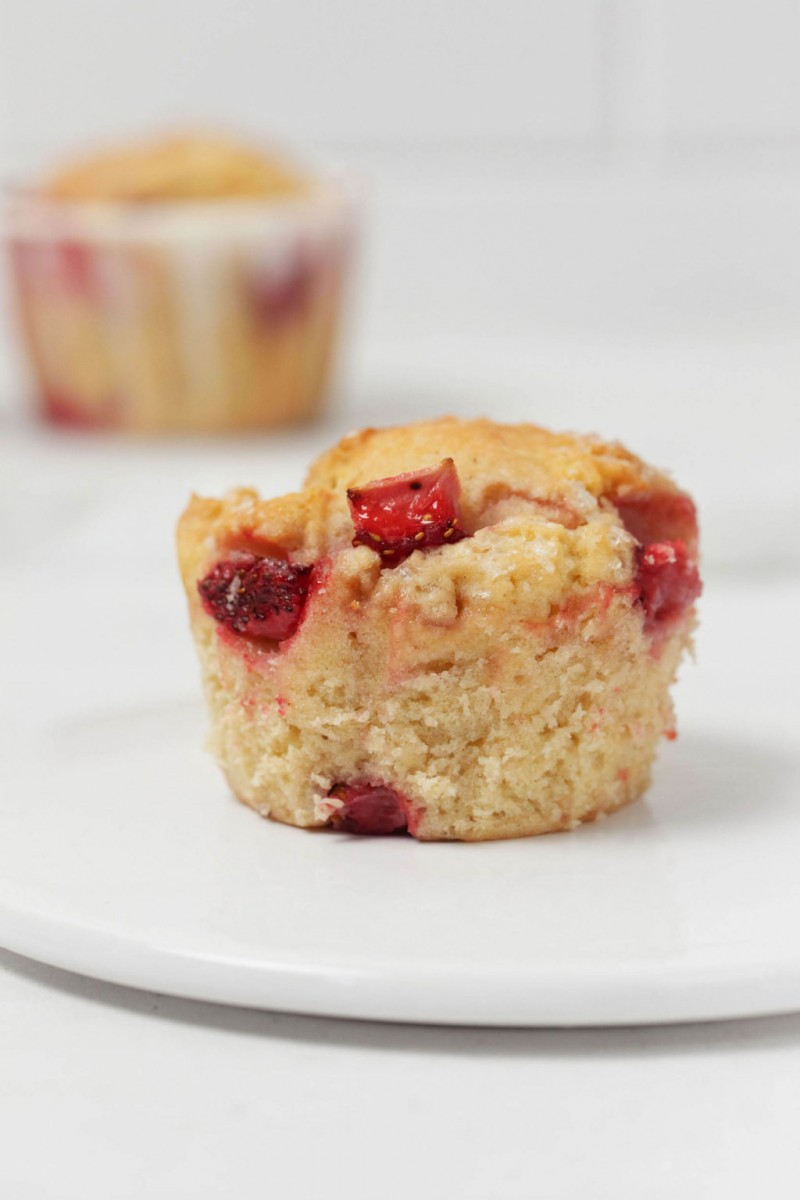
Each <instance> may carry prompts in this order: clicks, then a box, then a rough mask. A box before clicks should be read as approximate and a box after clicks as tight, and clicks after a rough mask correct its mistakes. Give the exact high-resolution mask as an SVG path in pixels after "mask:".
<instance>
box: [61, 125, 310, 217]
mask: <svg viewBox="0 0 800 1200" xmlns="http://www.w3.org/2000/svg"><path fill="white" fill-rule="evenodd" d="M307 188H308V181H307V180H306V179H305V178H304V177H303V175H302V174H301V173H300V172H299V171H296V170H295V169H294V168H291V167H289V166H288V165H287V164H285V163H284V162H282V161H281V160H280V159H278V158H276V157H274V156H272V155H266V154H264V153H263V152H262V151H261V150H260V149H256V148H255V147H252V146H249V145H246V144H244V143H242V142H238V141H235V140H232V139H228V138H222V137H218V136H215V135H212V134H205V133H188V134H178V135H174V136H170V137H161V138H154V139H151V140H147V141H142V142H138V143H134V144H132V145H126V146H122V147H119V148H114V149H109V150H105V151H101V152H99V153H96V154H91V155H88V156H87V157H85V158H81V159H78V160H76V161H75V162H72V163H69V164H67V165H66V166H64V167H62V168H61V169H60V170H58V171H56V172H54V173H53V174H52V175H51V176H50V177H49V178H48V179H47V180H46V181H45V183H44V185H43V187H42V189H41V190H42V192H43V194H44V195H46V196H48V197H49V198H51V199H54V200H73V201H100V200H107V201H108V200H110V201H132V202H137V203H146V202H158V201H175V200H217V199H224V198H235V199H278V198H281V197H285V196H295V195H299V194H302V193H303V192H304V191H306V190H307Z"/></svg>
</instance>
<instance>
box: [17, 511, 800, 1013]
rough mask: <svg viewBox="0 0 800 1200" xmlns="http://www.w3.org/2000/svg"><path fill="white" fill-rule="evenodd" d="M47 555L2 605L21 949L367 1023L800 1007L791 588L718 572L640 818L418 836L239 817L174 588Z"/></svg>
mask: <svg viewBox="0 0 800 1200" xmlns="http://www.w3.org/2000/svg"><path fill="white" fill-rule="evenodd" d="M157 528H158V529H159V535H158V536H159V537H160V536H161V533H160V530H161V528H162V526H161V524H160V519H159V523H158V525H157ZM167 553H168V550H167V549H165V556H166V554H167ZM53 555H54V558H51V559H50V562H49V564H40V565H39V566H37V567H36V568H35V569H33V570H31V571H28V572H27V574H25V575H22V574H20V575H19V577H18V578H17V579H16V582H13V581H12V583H10V584H9V585H8V587H7V588H6V592H5V596H6V599H7V600H8V601H9V603H10V604H11V605H12V607H13V608H14V614H15V622H14V625H13V627H10V626H9V624H8V623H6V624H5V626H4V628H5V630H6V633H5V640H6V646H5V648H4V654H5V661H6V662H8V661H9V656H11V660H12V661H13V662H15V663H16V670H17V672H18V674H17V680H16V685H15V687H16V690H14V691H12V692H10V693H9V690H8V689H7V690H6V692H5V694H4V696H3V698H2V706H1V707H0V716H1V717H2V720H3V728H4V731H5V733H6V735H7V745H6V747H5V749H4V750H3V752H2V758H1V759H0V784H1V785H2V786H1V787H0V944H2V945H4V946H6V947H7V948H9V949H11V950H15V951H18V952H20V953H22V954H26V955H29V956H31V957H34V958H37V959H40V960H42V961H44V962H48V963H52V964H55V965H56V966H60V967H65V968H69V969H71V970H75V971H79V972H83V973H85V974H89V975H95V976H98V977H100V978H104V979H108V980H112V981H115V982H118V983H123V984H128V985H132V986H134V987H141V988H147V989H152V990H155V991H162V992H170V993H174V994H177V995H183V996H189V997H195V998H198V999H204V1000H213V1001H222V1002H225V1003H231V1004H240V1005H249V1006H257V1007H264V1008H275V1009H286V1010H293V1011H296V1012H303V1013H317V1014H327V1015H336V1016H346V1017H361V1018H378V1019H386V1020H398V1021H431V1022H445V1023H475V1024H477V1023H482V1024H488V1025H512V1024H523V1025H526V1024H548V1025H559V1024H586V1025H600V1024H622V1023H631V1022H653V1021H658V1022H661V1021H683V1020H694V1019H702V1018H723V1017H733V1016H741V1015H748V1014H757V1013H767V1012H779V1011H785V1010H790V1009H794V1008H800V870H799V869H798V852H799V851H800V754H799V753H798V745H797V716H798V706H797V694H796V686H797V685H796V679H797V675H798V662H797V647H796V638H795V642H792V643H789V642H787V637H789V636H792V637H794V636H795V635H794V634H793V630H794V629H795V628H796V613H797V611H798V606H800V585H798V584H797V583H796V582H792V581H786V582H783V583H781V582H771V581H766V582H761V583H759V584H758V585H752V584H749V583H746V582H739V583H736V582H733V581H728V582H727V583H726V582H724V581H723V582H720V581H718V582H716V583H715V582H714V581H713V580H712V582H711V585H710V586H709V588H708V591H707V595H706V597H705V598H704V603H703V629H702V635H701V637H700V641H699V651H700V664H699V666H698V667H692V668H689V669H687V671H686V672H685V678H684V680H683V682H682V683H681V685H680V689H679V691H680V694H679V697H678V701H679V709H680V714H681V719H680V728H681V736H680V738H679V740H678V742H677V743H675V744H674V745H666V744H665V746H664V747H663V749H662V752H661V758H660V762H659V765H658V769H657V772H656V777H655V783H654V786H653V788H652V791H651V792H650V794H649V797H648V799H647V801H646V803H640V804H639V805H636V806H634V807H632V808H630V809H629V810H627V811H625V812H623V813H621V814H619V815H617V816H615V817H613V818H610V819H607V820H605V821H601V822H599V823H597V824H596V825H593V826H587V827H585V828H583V829H580V830H578V831H577V832H574V833H571V834H562V835H556V836H551V837H547V838H538V839H532V840H527V841H519V842H506V843H495V844H485V845H437V844H434V845H419V844H417V843H415V842H414V841H412V840H410V839H405V838H390V839H368V838H363V839H359V838H349V837H344V836H341V835H333V834H330V835H329V834H310V833H305V832H302V831H299V830H294V829H290V828H284V827H282V826H279V825H275V824H272V823H270V822H266V821H262V820H261V819H259V818H258V817H256V816H255V815H254V814H253V813H251V812H250V811H249V810H247V809H245V808H243V807H241V806H239V805H237V804H236V803H235V802H234V801H233V800H232V799H231V798H230V797H229V795H228V794H227V792H226V788H225V785H224V783H223V781H222V779H221V777H220V776H219V774H218V773H217V771H216V768H215V766H214V764H213V763H212V762H211V761H210V760H209V759H208V758H207V757H206V756H205V754H204V753H203V752H202V751H201V748H200V747H201V741H202V735H203V725H204V718H203V714H202V712H201V710H200V708H199V705H198V704H197V703H196V702H195V701H194V700H193V699H192V696H193V690H192V688H193V682H194V680H193V677H194V663H193V661H192V653H191V648H190V646H189V643H188V636H187V634H186V631H185V628H184V617H183V612H182V605H181V602H180V598H179V596H178V589H177V586H176V587H175V589H174V592H172V591H169V589H167V590H165V589H164V586H163V582H164V581H163V574H162V573H161V571H160V570H159V571H155V568H154V573H153V575H152V578H151V576H150V575H148V573H147V571H146V570H145V569H144V567H142V566H137V561H136V560H135V559H134V560H133V564H132V565H131V556H130V554H128V555H127V571H128V577H130V575H131V572H132V571H137V572H138V584H137V587H138V590H137V591H135V592H134V593H133V594H134V596H135V603H131V602H130V600H129V601H128V603H127V607H125V601H124V599H123V596H128V597H130V595H131V593H130V590H129V588H128V590H126V588H125V587H124V586H122V585H121V584H120V583H119V582H114V581H109V580H108V579H107V578H106V576H105V575H104V574H103V571H102V569H101V567H102V562H99V563H98V564H97V570H90V568H89V566H88V565H87V567H86V573H85V574H84V575H83V576H81V577H80V578H79V577H78V576H79V574H80V573H76V572H73V573H72V575H69V574H68V573H64V574H63V576H59V575H58V571H57V570H55V571H54V568H53V565H52V564H53V562H54V561H55V562H56V564H57V563H58V557H57V550H56V549H55V548H54V550H53ZM86 562H87V564H88V562H89V559H88V558H87V559H86ZM54 580H57V581H58V593H57V596H58V605H57V606H55V607H54V600H53V596H54V593H53V590H52V589H53V584H54ZM121 605H122V608H120V606H121ZM65 614H68V616H67V617H65ZM50 619H52V621H51V624H48V620H50ZM65 634H66V636H65ZM34 642H35V644H36V646H37V650H38V653H37V654H36V655H31V654H30V649H31V647H32V646H33V645H34ZM48 648H49V649H48ZM31 664H32V665H31ZM31 672H32V674H31ZM181 692H182V694H181ZM34 713H35V715H36V719H35V720H34V719H33V716H32V714H34ZM16 718H20V719H18V720H17V719H16ZM23 718H24V719H23Z"/></svg>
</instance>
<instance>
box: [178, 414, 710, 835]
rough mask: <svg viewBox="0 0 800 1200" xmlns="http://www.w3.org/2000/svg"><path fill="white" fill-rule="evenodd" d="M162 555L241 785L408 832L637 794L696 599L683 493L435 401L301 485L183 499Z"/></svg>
mask: <svg viewBox="0 0 800 1200" xmlns="http://www.w3.org/2000/svg"><path fill="white" fill-rule="evenodd" d="M178 552H179V561H180V567H181V573H182V577H183V582H184V586H185V589H186V594H187V597H188V601H189V611H190V618H191V624H192V629H193V634H194V638H195V642H196V646H197V650H198V654H199V657H200V662H201V668H202V674H203V681H204V687H205V694H206V698H207V702H208V707H209V712H210V718H211V743H212V747H213V750H214V752H215V754H216V756H217V758H218V760H219V762H220V765H221V767H222V769H223V771H224V773H225V775H226V777H227V779H228V781H229V783H230V785H231V788H232V789H233V791H234V793H235V794H236V795H237V796H238V797H239V799H240V800H242V801H244V802H245V803H246V804H248V805H250V806H252V807H253V808H254V809H256V810H257V811H258V812H259V813H261V814H263V815H264V816H270V817H273V818H275V819H277V820H279V821H284V822H288V823H290V824H293V825H299V826H310V827H320V826H329V827H331V828H334V829H339V830H342V831H345V832H352V833H393V832H396V831H398V830H401V829H407V830H408V831H409V832H410V833H412V834H413V835H414V836H415V837H417V838H419V839H422V840H438V839H461V840H484V839H491V838H507V837H522V836H526V835H531V834H539V833H546V832H550V831H555V830H564V829H571V828H573V827H575V826H576V825H578V824H580V823H581V822H584V821H589V820H592V819H594V818H595V817H597V816H598V815H600V814H603V813H610V812H613V811H614V810H615V809H618V808H620V807H621V806H622V805H624V804H626V803H628V802H629V801H631V800H634V799H636V798H637V797H638V796H640V795H641V794H642V792H643V791H644V790H645V788H646V787H647V785H648V782H649V777H650V769H651V765H652V761H653V758H654V755H655V750H656V746H657V743H658V739H659V738H660V737H661V736H662V735H665V736H667V737H668V738H672V737H674V736H675V734H674V724H675V722H674V716H673V710H672V705H671V702H670V697H669V686H670V683H671V682H672V680H673V679H674V677H675V674H676V670H677V667H678V664H679V661H680V659H681V657H682V655H683V653H684V651H685V650H686V649H687V647H688V646H689V644H690V641H691V634H692V629H693V626H694V622H695V610H694V602H695V600H696V598H697V596H698V595H699V593H700V580H699V575H698V568H697V523H696V516H695V509H694V504H693V503H692V501H691V499H690V498H689V496H688V495H686V494H685V493H684V492H682V491H680V490H679V489H678V488H677V487H676V485H675V484H674V483H672V481H671V480H670V479H669V478H668V477H667V476H665V475H663V474H662V473H660V472H659V471H656V470H654V469H653V468H651V467H648V466H647V465H646V464H644V463H643V462H642V461H641V460H639V459H638V458H636V457H635V456H634V455H632V454H630V453H629V452H628V451H626V450H625V449H624V448H623V447H622V446H620V445H618V444H615V443H613V444H610V443H606V442H603V441H601V440H599V439H598V438H594V437H576V436H572V435H562V434H554V433H550V432H548V431H546V430H544V429H541V428H538V427H537V426H534V425H500V424H496V423H493V422H490V421H486V420H477V421H459V420H456V419H453V418H445V419H441V420H436V421H430V422H421V423H419V424H415V425H410V426H406V427H400V428H393V429H367V430H363V431H362V432H359V433H356V434H354V435H352V436H350V437H347V438H345V439H344V440H343V441H342V442H340V443H339V445H337V446H336V447H334V448H333V449H332V450H331V451H329V452H328V453H325V454H323V455H322V457H321V458H319V459H318V460H317V462H316V463H314V464H313V466H312V467H311V469H310V471H309V473H308V477H307V481H306V487H305V488H304V490H303V491H302V492H299V493H296V494H294V495H289V496H284V497H281V498H278V499H274V500H261V499H260V498H259V496H258V494H257V493H256V492H254V491H250V490H244V489H243V490H238V491H234V492H231V493H230V494H228V495H227V496H226V497H225V498H224V499H221V500H214V499H201V498H199V497H194V498H193V499H192V500H191V502H190V503H189V505H188V507H187V509H186V511H185V513H184V514H183V516H182V518H181V520H180V523H179V528H178Z"/></svg>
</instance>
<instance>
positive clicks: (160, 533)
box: [0, 0, 800, 585]
mask: <svg viewBox="0 0 800 1200" xmlns="http://www.w3.org/2000/svg"><path fill="white" fill-rule="evenodd" d="M0 13H2V16H0V20H2V29H0V157H1V158H2V164H3V173H4V175H5V176H6V178H7V179H9V180H24V179H26V178H30V177H31V175H32V174H36V173H37V172H41V170H42V169H43V168H44V167H45V166H46V165H49V164H51V163H53V162H54V161H56V160H63V159H64V158H65V157H68V155H69V153H70V152H72V151H74V150H75V149H76V148H87V147H93V146H95V145H102V144H105V143H108V142H112V143H113V142H114V141H115V140H116V139H123V138H124V137H127V136H135V135H138V134H140V133H142V132H151V131H158V130H159V129H163V128H173V127H176V126H192V125H197V124H205V125H212V126H217V127H219V128H220V129H222V130H223V131H224V130H233V131H239V132H242V133H244V134H249V135H252V136H253V137H255V138H256V139H262V140H263V139H265V140H266V141H267V142H273V143H275V144H277V145H279V146H286V147H289V148H291V149H294V150H297V151H299V152H300V153H301V154H302V155H308V156H309V157H310V158H311V159H312V160H314V161H320V162H327V163H331V164H334V165H336V166H338V167H341V168H342V169H343V170H345V171H346V172H347V173H349V174H350V175H351V176H353V177H354V178H355V179H356V180H357V182H358V185H359V187H360V188H361V190H362V197H363V216H362V223H363V228H362V231H361V238H360V255H359V265H358V271H357V274H356V278H355V280H354V286H353V288H352V297H353V309H352V312H351V314H350V316H349V319H348V321H347V326H346V329H347V335H348V336H347V339H346V348H345V352H344V354H343V355H342V357H341V370H340V371H339V375H338V380H339V382H338V386H337V390H336V392H335V395H334V398H333V401H332V404H331V407H330V409H329V415H328V416H327V417H326V419H325V422H324V423H323V424H322V425H321V426H319V427H317V428H316V429H311V430H310V431H309V430H304V431H301V432H297V433H291V432H289V433H272V434H263V435H250V436H247V437H244V438H242V437H237V438H234V439H230V438H228V439H226V440H220V441H218V442H216V443H215V442H213V441H209V440H207V439H206V440H205V441H202V442H198V441H197V440H194V441H192V440H186V439H184V440H181V439H177V440H176V439H172V440H171V441H168V442H158V443H155V442H150V443H134V444H131V443H130V442H128V441H125V440H123V439H120V438H119V437H115V436H113V435H92V436H91V437H87V436H82V435H78V434H74V433H65V432H61V431H46V430H41V429H39V430H37V429H36V428H35V426H34V425H33V423H32V419H31V418H30V417H28V416H27V415H26V413H27V411H28V410H27V409H26V407H25V404H24V399H23V394H24V390H25V382H24V376H23V375H22V374H21V373H20V366H19V356H18V354H16V353H15V348H16V347H15V344H14V336H13V334H12V326H11V323H10V319H9V305H8V295H7V289H6V296H5V299H4V301H3V308H2V312H3V319H2V322H0V328H1V329H2V339H1V340H0V396H1V397H2V404H3V406H4V407H3V411H4V414H5V417H4V423H3V425H2V429H3V430H4V438H3V441H4V445H5V453H4V458H5V468H4V474H5V480H6V483H5V490H6V492H7V497H6V505H8V504H9V503H10V504H11V505H12V507H13V505H14V504H15V503H18V502H19V499H18V498H19V495H20V494H22V495H23V496H24V497H25V498H26V502H27V504H28V512H29V513H30V514H32V515H31V518H30V519H31V521H32V522H34V523H35V524H36V528H38V529H39V530H41V534H42V537H43V538H45V540H46V539H47V530H48V523H49V522H50V521H51V514H52V511H53V509H54V507H55V508H57V510H58V513H59V519H60V520H62V521H67V520H68V519H69V520H70V521H71V525H70V529H71V534H70V536H71V537H72V538H73V544H74V545H77V546H78V547H82V550H81V553H85V554H86V555H87V556H89V557H91V556H92V555H94V556H95V559H96V561H98V562H99V561H100V560H102V558H103V555H105V554H110V553H111V551H112V548H117V547H119V545H120V542H121V541H122V542H123V543H124V544H125V545H126V552H127V553H128V554H132V555H134V556H135V555H136V554H137V553H138V551H137V550H136V549H135V547H136V546H137V545H138V544H139V541H140V540H141V530H142V528H144V527H150V528H151V529H152V531H153V532H152V537H153V539H154V540H153V543H152V545H153V546H155V545H156V542H157V543H158V546H159V547H160V549H159V552H158V554H159V556H160V557H159V556H156V557H151V558H149V559H148V560H147V561H148V563H149V564H150V567H151V569H152V571H153V579H155V578H157V577H158V576H157V572H158V571H162V572H163V569H164V567H165V565H166V564H167V563H168V562H169V563H171V554H172V551H171V547H170V545H169V540H170V538H171V522H172V519H173V517H174V515H175V514H176V513H177V512H178V510H179V508H180V507H181V505H182V503H183V498H184V497H185V494H186V492H187V491H188V490H189V488H191V487H194V488H196V489H197V490H204V489H208V490H211V489H214V490H217V489H219V488H221V487H226V486H230V485H232V484H235V483H253V484H255V485H257V486H259V487H260V488H261V489H262V491H264V492H266V493H270V492H277V491H280V490H282V489H284V488H287V487H295V486H297V485H298V484H299V482H300V479H301V476H302V472H303V468H304V465H305V463H306V461H307V460H308V458H309V457H310V456H311V454H313V453H314V452H315V451H316V450H317V449H319V448H321V447H322V445H324V444H325V442H327V441H328V440H329V439H330V438H331V437H333V436H335V435H336V434H338V433H340V432H342V431H344V429H346V428H348V427H352V426H354V425H358V424H363V423H367V422H371V423H383V424H385V423H392V422H396V421H400V420H406V419H412V418H416V417H418V416H421V415H424V414H426V413H427V414H430V415H434V414H436V413H441V412H443V411H449V412H461V413H478V412H483V413H487V414H489V415H491V416H494V417H495V418H498V419H509V420H515V419H530V420H534V421H539V422H541V423H543V424H548V425H551V426H554V427H562V428H576V429H579V430H597V431H598V432H601V433H603V434H604V435H607V436H611V437H618V438H620V439H621V440H623V441H625V442H626V443H628V444H629V445H630V446H631V447H632V448H633V449H635V450H637V451H638V452H640V453H642V454H643V455H645V456H647V457H649V458H651V459H652V460H653V461H655V462H656V463H658V464H660V465H664V466H667V467H669V468H671V469H672V470H673V471H674V473H675V475H676V477H677V478H678V480H679V481H680V482H681V483H682V484H683V485H684V486H686V487H687V488H689V489H690V490H691V491H693V492H694V493H695V495H696V496H697V498H698V501H699V507H700V514H701V523H702V525H703V528H704V531H705V555H706V571H707V574H708V576H709V579H712V580H713V579H714V578H719V579H725V580H727V581H729V582H730V583H731V584H732V585H733V584H735V583H736V581H737V580H745V581H751V582H752V581H753V580H755V579H756V578H759V577H760V576H761V575H762V574H763V573H766V574H767V575H769V576H770V577H772V576H776V577H777V576H781V577H784V576H785V575H786V574H787V573H789V574H792V573H795V572H796V571H797V569H798V567H800V539H798V538H797V535H796V529H797V525H798V519H800V483H799V482H798V471H797V466H796V453H797V452H796V444H797V436H798V434H799V433H800V422H799V421H798V416H797V411H798V400H797V396H798V388H799V387H800V237H798V235H797V228H798V222H799V221H800V72H799V71H798V69H797V61H798V52H799V51H800V6H798V5H797V4H795V3H793V2H792V0H726V2H723V0H492V3H488V0H487V2H478V0H475V2H473V0H405V3H403V4H396V3H393V2H390V0H325V2H323V0H292V3H287V2H283V3H270V2H268V0H261V2H260V3H258V4H255V3H251V2H245V0H138V2H137V3H136V4H135V5H123V4H115V3H109V2H108V0H73V2H72V3H70V4H69V5H66V4H63V3H62V2H61V0H26V2H25V3H24V4H23V3H21V0H6V2H5V4H4V5H3V7H2V10H0ZM126 472H127V474H126ZM145 477H146V479H147V487H146V488H142V487H141V486H140V481H141V480H143V479H144V478H145ZM126 479H129V480H131V481H132V482H131V487H130V488H128V487H126V486H124V485H123V483H122V482H121V481H124V480H126ZM121 487H122V490H123V491H124V492H125V493H126V494H125V495H121V494H120V488H121ZM131 489H132V490H133V491H134V492H135V496H136V503H135V505H134V504H133V503H132V502H131ZM98 497H102V504H100V505H98V504H97V503H96V501H97V500H98ZM148 514H149V515H148ZM7 536H8V537H9V538H10V539H11V541H12V543H18V551H19V553H21V554H26V553H28V549H27V547H28V542H29V534H28V533H27V532H26V533H24V534H23V533H22V532H20V531H18V530H16V529H9V531H8V534H7ZM137 539H138V540H137ZM161 539H163V541H162V540H161ZM142 553H143V552H142ZM170 569H171V567H170ZM162 578H163V575H162Z"/></svg>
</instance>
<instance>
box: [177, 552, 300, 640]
mask: <svg viewBox="0 0 800 1200" xmlns="http://www.w3.org/2000/svg"><path fill="white" fill-rule="evenodd" d="M310 583H311V567H300V566H296V565H295V564H293V563H288V562H283V561H282V560H281V559H279V558H260V557H258V556H257V555H255V554H233V555H231V557H230V558H227V559H224V560H223V561H222V562H218V563H217V564H216V566H214V567H212V569H211V570H210V571H209V573H208V574H207V575H206V576H205V578H204V579H201V580H200V582H199V583H198V585H197V590H198V592H199V593H200V596H201V599H202V601H203V607H204V608H205V610H206V612H207V613H209V615H210V616H212V617H213V618H214V620H215V621H219V622H220V624H221V625H224V626H225V627H226V628H227V629H230V630H232V631H233V632H234V633H244V634H248V635H249V636H250V637H257V638H272V639H273V640H274V641H278V642H280V641H283V640H284V639H285V638H288V637H291V635H292V634H293V633H294V631H295V629H296V628H297V625H298V622H299V620H300V617H301V616H302V613H303V606H304V605H305V602H306V596H307V594H308V589H309V585H310Z"/></svg>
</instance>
